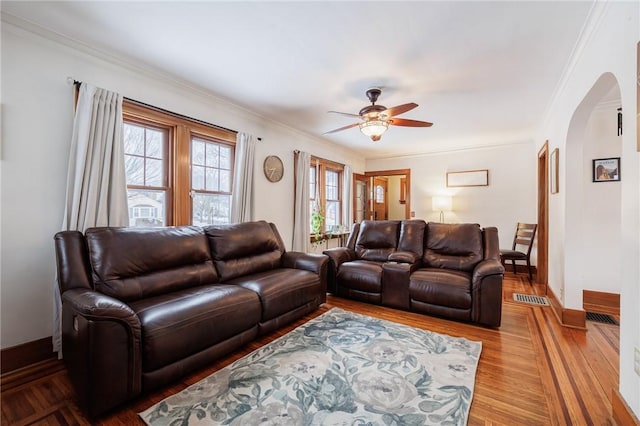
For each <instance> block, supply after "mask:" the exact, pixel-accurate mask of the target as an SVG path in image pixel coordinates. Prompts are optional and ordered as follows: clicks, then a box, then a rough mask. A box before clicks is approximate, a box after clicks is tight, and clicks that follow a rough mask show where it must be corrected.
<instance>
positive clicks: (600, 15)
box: [536, 2, 640, 417]
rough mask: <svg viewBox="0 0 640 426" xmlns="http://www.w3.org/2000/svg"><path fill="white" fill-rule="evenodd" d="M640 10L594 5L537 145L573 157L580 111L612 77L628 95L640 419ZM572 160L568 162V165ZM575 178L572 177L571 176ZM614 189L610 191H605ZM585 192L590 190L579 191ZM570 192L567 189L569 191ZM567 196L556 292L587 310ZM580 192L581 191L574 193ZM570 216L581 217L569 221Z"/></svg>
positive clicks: (628, 387)
mask: <svg viewBox="0 0 640 426" xmlns="http://www.w3.org/2000/svg"><path fill="white" fill-rule="evenodd" d="M639 16H640V3H638V2H608V3H604V2H598V3H595V4H594V8H593V10H592V15H591V20H590V22H589V24H588V25H587V26H586V27H585V31H584V34H583V37H582V39H581V41H580V43H579V44H578V45H577V46H576V51H575V53H574V57H573V60H572V62H571V63H570V64H569V65H568V68H567V74H566V79H565V80H564V81H563V82H562V83H561V84H560V86H559V89H558V92H557V94H556V96H555V98H554V100H553V102H552V104H551V107H550V109H549V112H548V114H547V120H546V122H545V123H544V125H543V126H541V128H540V131H539V132H538V136H537V138H536V142H537V143H538V144H540V145H541V144H542V143H544V141H545V140H547V139H548V140H549V143H550V150H552V149H553V148H554V147H555V146H557V147H559V148H560V152H567V150H566V149H565V148H566V140H567V138H568V137H570V136H572V135H569V126H570V123H571V122H572V117H573V115H574V112H577V109H578V107H579V105H580V104H581V103H582V102H583V100H584V99H585V96H587V95H588V94H589V92H590V90H591V88H592V87H594V84H596V82H598V81H599V79H600V78H601V77H602V76H606V75H607V73H611V74H612V75H613V77H614V78H615V80H616V82H617V84H618V86H619V88H620V94H621V104H622V108H623V111H624V112H625V115H624V128H623V133H624V135H623V136H622V151H621V157H622V170H623V172H622V181H621V184H620V190H621V194H620V195H621V203H620V207H621V209H620V229H621V230H622V232H621V235H620V241H621V245H620V248H619V250H620V288H621V291H620V296H621V297H620V299H621V302H620V303H621V306H620V315H621V321H620V323H621V325H620V393H621V394H622V396H623V398H624V399H625V401H626V402H627V403H628V404H629V406H630V407H631V409H632V410H633V411H634V413H635V414H636V416H638V417H640V377H638V375H636V373H635V372H634V369H633V351H634V347H640V309H638V305H640V290H639V283H640V179H639V173H638V172H639V161H640V157H639V154H638V152H637V150H636V141H637V139H636V137H637V134H636V132H637V124H636V120H637V116H636V114H635V112H636V102H637V101H636V93H637V89H636V84H637V72H638V70H637V67H636V51H637V43H638V40H639V39H640V22H639ZM563 157H564V158H563ZM567 157H569V156H568V155H565V156H561V159H560V161H561V162H560V179H561V182H567V181H568V178H569V177H573V178H574V179H575V178H576V175H575V174H576V173H580V175H579V178H581V177H583V175H582V169H581V168H580V169H576V168H575V166H574V164H573V163H572V162H575V161H576V158H578V159H580V160H582V159H583V158H584V157H583V156H582V155H579V156H578V157H576V158H567ZM567 173H570V174H571V176H569V177H568V176H567V175H566V174H567ZM600 185H606V184H600ZM572 189H573V190H577V191H582V190H584V187H582V188H580V187H579V186H577V185H576V186H575V187H572ZM561 190H562V186H561ZM568 193H570V192H569V191H567V190H565V191H564V195H561V196H560V197H551V199H550V216H549V285H550V286H551V288H552V290H553V291H554V293H555V294H557V295H562V291H563V289H564V288H565V287H566V288H567V291H566V294H565V295H564V297H562V296H561V297H562V298H563V303H564V306H565V307H567V308H573V309H581V308H582V306H581V304H582V303H581V302H582V299H581V295H580V294H579V292H578V291H576V289H574V288H572V287H571V285H572V283H571V282H565V277H567V276H570V275H572V274H573V275H577V274H579V273H580V272H579V270H578V269H580V268H583V267H584V265H585V264H586V263H587V262H588V259H586V258H585V257H584V256H583V255H582V251H581V250H582V249H583V248H584V247H585V246H586V245H587V244H588V243H580V242H578V241H575V238H574V237H573V236H572V237H571V238H567V236H566V232H565V227H566V223H571V221H580V220H582V215H583V212H582V210H581V208H582V205H581V204H579V205H575V203H576V202H577V201H575V200H574V199H573V198H571V197H568V196H567V194H568ZM571 193H573V192H571ZM566 212H576V213H575V214H574V213H571V214H568V213H566ZM567 252H571V253H572V254H573V255H574V257H578V258H580V259H582V261H581V262H569V263H566V262H565V259H566V254H567Z"/></svg>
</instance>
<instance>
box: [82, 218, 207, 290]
mask: <svg viewBox="0 0 640 426" xmlns="http://www.w3.org/2000/svg"><path fill="white" fill-rule="evenodd" d="M86 240H87V246H88V250H89V259H90V261H91V266H92V268H93V281H94V286H95V289H96V290H97V291H99V292H101V293H104V294H106V295H108V296H112V297H115V298H116V299H119V300H122V301H133V300H138V299H142V298H146V297H152V296H156V295H159V294H163V293H167V292H172V291H176V290H180V289H184V288H188V287H196V286H200V285H204V284H213V283H216V282H218V274H217V273H216V270H215V268H214V266H213V262H212V260H211V253H210V251H209V246H208V244H207V239H206V237H205V236H204V232H203V231H202V229H201V228H198V227H195V226H181V227H169V228H90V229H88V230H87V231H86Z"/></svg>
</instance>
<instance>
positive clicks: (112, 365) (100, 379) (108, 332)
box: [62, 288, 142, 419]
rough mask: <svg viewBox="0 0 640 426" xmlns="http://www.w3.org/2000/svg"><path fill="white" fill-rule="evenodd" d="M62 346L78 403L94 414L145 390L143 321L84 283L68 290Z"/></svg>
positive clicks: (92, 415) (125, 306)
mask: <svg viewBox="0 0 640 426" xmlns="http://www.w3.org/2000/svg"><path fill="white" fill-rule="evenodd" d="M62 350H63V358H64V362H65V365H66V367H67V370H68V372H69V377H70V379H71V381H72V382H73V383H74V385H75V386H74V387H75V388H76V394H77V398H78V405H79V406H80V408H81V409H82V411H84V412H85V413H86V414H87V415H88V416H89V417H90V418H92V419H93V418H95V417H98V416H100V415H102V414H103V413H106V412H108V411H109V410H111V409H113V408H114V407H116V406H118V405H120V404H122V403H123V402H125V401H128V400H130V399H131V398H134V397H136V396H137V395H139V394H140V392H141V391H142V359H141V358H142V355H141V354H142V349H141V326H140V320H139V318H138V316H137V315H136V313H135V312H134V311H133V310H132V309H131V308H130V307H129V306H128V305H126V304H125V303H123V302H122V301H120V300H118V299H114V298H113V297H110V296H107V295H105V294H102V293H99V292H97V291H94V290H90V289H86V288H74V289H71V290H67V291H65V292H64V293H63V294H62Z"/></svg>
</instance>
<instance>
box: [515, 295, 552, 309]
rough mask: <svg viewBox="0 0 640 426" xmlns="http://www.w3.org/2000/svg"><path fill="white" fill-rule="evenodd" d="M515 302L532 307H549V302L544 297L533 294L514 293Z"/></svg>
mask: <svg viewBox="0 0 640 426" xmlns="http://www.w3.org/2000/svg"><path fill="white" fill-rule="evenodd" d="M513 300H515V301H516V302H521V303H529V304H531V305H540V306H549V301H548V300H547V298H546V297H544V296H536V295H533V294H521V293H513Z"/></svg>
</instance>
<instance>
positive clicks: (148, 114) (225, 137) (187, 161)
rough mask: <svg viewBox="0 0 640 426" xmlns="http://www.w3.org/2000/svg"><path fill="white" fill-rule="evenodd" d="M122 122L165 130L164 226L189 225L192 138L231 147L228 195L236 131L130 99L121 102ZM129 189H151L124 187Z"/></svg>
mask: <svg viewBox="0 0 640 426" xmlns="http://www.w3.org/2000/svg"><path fill="white" fill-rule="evenodd" d="M122 118H123V122H124V123H127V122H129V123H133V124H139V125H144V126H149V127H155V128H159V129H168V130H169V135H168V141H167V144H168V147H167V151H166V152H167V155H166V163H165V168H166V173H167V176H166V178H167V183H166V184H167V190H166V197H167V200H166V209H167V211H166V212H165V217H166V223H165V225H166V226H181V225H191V223H192V199H191V190H192V189H191V140H192V138H193V137H196V138H199V139H205V140H210V141H212V142H216V143H223V144H225V145H228V146H230V147H231V193H233V174H234V173H235V170H234V160H235V145H236V134H237V133H236V132H234V131H232V130H228V129H224V128H221V127H217V126H214V125H212V124H209V123H204V122H202V121H199V120H195V119H192V118H189V117H185V116H182V115H179V114H176V113H172V112H170V111H166V110H163V109H161V108H156V107H153V106H149V105H146V104H143V103H140V102H136V101H133V100H131V99H124V100H123V102H122ZM127 188H132V189H153V187H142V188H141V187H140V186H139V185H137V188H134V186H133V185H132V186H129V185H127Z"/></svg>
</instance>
